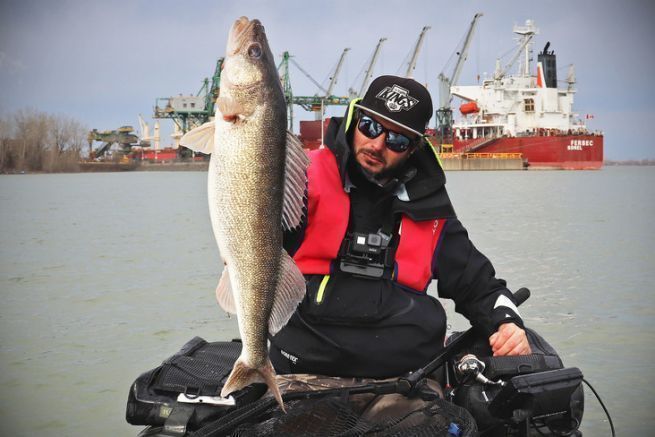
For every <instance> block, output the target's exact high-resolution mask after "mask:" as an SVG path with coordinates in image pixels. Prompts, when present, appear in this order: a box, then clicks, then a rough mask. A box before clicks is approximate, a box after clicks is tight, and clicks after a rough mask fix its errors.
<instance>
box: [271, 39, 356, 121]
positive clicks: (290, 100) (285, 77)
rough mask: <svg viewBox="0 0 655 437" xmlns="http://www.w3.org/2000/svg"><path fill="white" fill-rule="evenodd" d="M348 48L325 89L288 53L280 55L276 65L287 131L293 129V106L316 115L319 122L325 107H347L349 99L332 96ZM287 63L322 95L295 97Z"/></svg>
mask: <svg viewBox="0 0 655 437" xmlns="http://www.w3.org/2000/svg"><path fill="white" fill-rule="evenodd" d="M348 51H350V48H345V49H344V50H343V52H342V53H341V56H340V58H339V61H338V62H337V65H336V67H335V69H334V74H332V76H331V78H330V84H329V85H328V87H327V89H325V88H323V87H322V86H321V84H319V83H318V82H317V81H316V80H315V79H314V78H312V77H311V75H310V74H309V73H307V72H306V71H305V70H304V69H303V68H302V67H301V66H300V65H299V64H298V63H297V62H296V61H295V60H294V59H293V56H291V55H290V54H289V52H286V51H285V52H284V53H283V54H282V61H281V62H280V64H279V65H278V72H279V73H280V81H281V82H282V89H283V90H284V98H285V100H286V102H287V121H288V123H289V124H288V127H289V130H291V129H292V127H293V105H299V106H301V107H302V108H303V109H305V110H306V111H312V112H314V113H315V114H316V120H320V119H321V117H322V116H323V114H324V111H325V107H326V106H329V105H347V104H348V103H349V101H350V98H349V97H340V96H335V95H333V94H332V92H333V91H334V86H335V85H336V83H337V78H338V76H339V73H340V72H341V67H342V66H343V62H344V60H345V58H346V54H347V53H348ZM289 63H292V64H293V65H295V66H296V67H297V68H298V69H299V70H300V71H301V72H302V73H303V74H304V75H305V76H306V77H307V78H308V79H309V80H310V81H311V82H312V83H313V84H314V85H316V86H317V87H318V89H319V90H320V91H321V92H323V93H324V95H322V96H319V95H318V93H317V94H315V95H313V96H295V95H294V94H293V90H292V88H291V79H290V75H289Z"/></svg>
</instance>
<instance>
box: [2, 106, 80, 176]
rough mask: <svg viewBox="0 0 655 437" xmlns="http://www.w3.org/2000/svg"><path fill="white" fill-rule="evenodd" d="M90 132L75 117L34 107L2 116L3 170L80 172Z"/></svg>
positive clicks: (5, 171) (6, 171)
mask: <svg viewBox="0 0 655 437" xmlns="http://www.w3.org/2000/svg"><path fill="white" fill-rule="evenodd" d="M88 131H89V130H88V129H87V128H86V127H85V126H84V125H82V124H81V123H80V122H79V121H77V120H75V119H73V118H71V117H67V116H64V115H55V114H48V113H46V112H41V111H37V110H34V109H22V110H19V111H16V112H15V113H13V114H10V115H8V116H7V117H3V118H0V172H2V173H13V172H21V171H27V172H30V171H43V172H72V171H78V170H79V165H78V162H79V160H80V156H81V152H82V150H83V147H84V146H85V145H86V144H87V135H88Z"/></svg>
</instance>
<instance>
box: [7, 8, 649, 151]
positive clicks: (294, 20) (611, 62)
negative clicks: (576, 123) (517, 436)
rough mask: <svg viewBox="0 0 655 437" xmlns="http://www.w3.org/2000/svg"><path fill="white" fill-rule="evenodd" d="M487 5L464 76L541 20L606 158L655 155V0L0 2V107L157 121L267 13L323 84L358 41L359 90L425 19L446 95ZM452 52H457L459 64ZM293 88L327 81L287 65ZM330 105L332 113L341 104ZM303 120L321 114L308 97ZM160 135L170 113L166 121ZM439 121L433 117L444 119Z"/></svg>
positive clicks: (428, 51) (541, 39)
mask: <svg viewBox="0 0 655 437" xmlns="http://www.w3.org/2000/svg"><path fill="white" fill-rule="evenodd" d="M476 12H482V13H483V14H484V15H483V16H482V18H480V20H479V22H478V26H477V28H476V33H475V36H474V39H473V42H472V44H471V48H470V52H469V56H468V60H467V62H466V64H465V66H464V69H463V72H462V75H461V78H460V81H459V84H460V85H474V84H476V82H477V77H478V76H480V77H484V74H485V73H487V74H490V73H492V72H493V69H494V66H495V60H496V58H497V57H501V56H504V58H503V59H504V60H509V59H508V56H507V54H508V53H511V51H512V49H513V48H514V47H515V41H514V39H513V33H512V26H513V25H514V24H523V23H524V22H525V20H526V19H532V20H534V22H535V23H536V25H537V27H538V28H539V30H540V33H539V35H537V36H536V40H535V41H536V42H535V46H534V49H535V57H536V52H537V51H540V50H541V49H542V48H543V47H544V45H545V44H546V42H548V41H550V43H551V47H550V50H554V51H555V53H556V55H557V62H558V76H559V78H560V79H563V78H565V77H566V72H567V67H568V65H569V64H574V65H575V70H576V77H577V84H576V89H577V90H578V92H577V94H576V95H575V103H574V110H575V111H576V112H577V113H579V114H580V115H582V116H584V115H585V114H592V115H593V116H594V118H593V119H592V120H589V122H588V127H589V128H590V129H592V130H602V131H603V132H604V134H605V158H606V159H611V160H628V159H655V136H653V135H651V134H650V133H649V132H651V131H650V127H652V126H655V109H654V107H653V102H655V86H653V80H654V79H653V72H654V71H655V68H654V67H655V60H654V57H653V55H652V53H653V48H652V46H653V43H655V26H654V25H653V23H654V22H655V2H652V1H650V0H624V1H620V0H614V1H610V0H541V1H538V2H537V1H532V0H495V1H492V0H485V1H482V0H480V1H476V0H471V1H466V0H457V1H455V0H451V1H443V0H421V1H418V0H417V1H412V0H408V1H392V0H377V1H375V0H362V1H356V0H336V1H310V0H305V1H300V0H278V1H263V0H259V1H258V0H241V1H221V0H214V1H208V0H186V1H179V0H178V1H169V0H157V1H155V0H131V1H128V0H115V1H111V2H107V1H97V0H84V1H83V0H2V1H0V117H6V116H10V115H11V114H12V113H13V112H14V111H17V110H20V109H22V108H34V109H37V110H40V111H45V112H48V113H54V114H61V115H66V116H70V117H73V118H75V119H77V120H79V121H80V122H82V123H83V124H84V125H86V126H87V127H88V128H89V129H91V128H96V129H99V130H105V129H115V128H117V127H119V126H122V125H133V126H135V127H137V126H138V114H143V116H144V118H145V119H146V121H148V122H150V124H151V127H152V119H151V116H152V112H153V107H154V105H155V99H156V98H158V97H169V96H175V95H178V94H180V93H182V94H185V95H189V94H196V93H197V92H198V91H199V89H200V88H201V86H202V81H203V79H204V78H205V77H211V75H212V73H213V70H214V67H215V65H216V60H217V59H218V58H219V57H221V56H223V55H224V52H225V45H226V41H227V34H228V30H229V28H230V26H231V25H232V23H233V22H234V20H235V19H236V18H238V17H239V16H241V15H245V16H248V17H249V18H251V19H252V18H258V19H260V20H261V21H262V23H263V24H264V26H265V27H266V33H267V35H268V39H269V44H270V46H271V49H272V51H273V53H274V54H275V55H276V56H278V59H280V58H279V56H281V54H282V53H283V52H284V51H288V52H289V53H290V54H291V55H292V56H294V59H295V61H296V62H297V63H298V64H300V66H301V67H302V68H303V69H304V70H306V71H307V72H308V73H309V74H310V75H311V76H312V77H313V78H315V79H316V80H317V81H318V82H321V83H322V84H323V86H324V87H326V86H327V83H328V81H329V79H328V78H329V76H330V72H331V71H332V70H333V69H334V67H335V66H336V63H337V61H338V59H339V56H340V55H341V52H342V51H343V49H344V48H346V47H348V48H350V49H351V50H350V52H349V53H348V55H347V58H346V62H345V64H344V67H343V71H342V73H341V75H340V76H339V80H338V83H337V85H336V88H335V94H337V95H347V90H348V88H349V87H353V88H359V86H360V84H361V80H362V75H363V71H364V68H365V64H366V63H367V61H368V60H369V59H370V57H371V54H372V52H373V49H374V48H375V45H376V44H377V42H378V40H379V39H380V38H381V37H386V38H387V41H386V42H385V43H384V46H383V48H382V54H381V57H380V60H379V61H378V64H377V66H376V69H375V75H380V74H402V72H403V71H404V69H401V66H402V64H403V61H405V62H407V58H408V55H409V53H410V52H411V50H412V49H413V47H414V45H415V43H416V41H417V39H418V35H419V33H420V31H421V29H422V27H423V26H431V29H430V30H429V31H428V33H427V34H426V39H425V43H424V45H423V49H422V51H421V53H420V55H419V60H418V63H417V66H416V70H415V73H414V77H415V78H416V79H417V80H418V81H420V82H422V83H424V84H426V85H427V86H428V89H429V90H430V92H431V93H432V98H433V101H434V102H435V106H436V102H437V100H438V90H437V89H438V88H437V76H438V74H439V73H440V72H441V71H444V69H445V72H447V73H448V72H450V70H451V69H452V67H453V62H452V57H453V54H454V52H455V50H456V48H457V47H458V45H459V44H460V42H461V40H462V38H463V36H464V33H465V32H466V30H467V28H468V26H469V23H470V22H471V20H472V18H473V15H474V14H475V13H476ZM449 59H450V60H451V61H450V62H449ZM291 83H292V88H293V92H294V94H295V95H314V94H315V93H317V92H318V89H317V88H316V86H315V85H313V84H312V83H311V82H310V81H309V80H308V79H306V78H305V76H304V75H303V74H302V73H301V72H300V70H298V69H297V68H295V67H294V66H292V67H291ZM343 110H344V108H343V107H333V108H330V109H329V110H328V115H341V114H342V112H343ZM294 112H295V115H296V118H297V119H312V118H313V114H310V113H308V112H306V111H304V110H302V109H301V108H300V107H296V108H295V109H294ZM161 125H162V135H163V137H164V138H166V139H162V143H163V145H168V144H170V143H171V142H172V140H170V139H168V135H169V134H170V133H171V132H172V121H170V120H162V121H161ZM430 125H434V118H433V120H432V121H431V123H430Z"/></svg>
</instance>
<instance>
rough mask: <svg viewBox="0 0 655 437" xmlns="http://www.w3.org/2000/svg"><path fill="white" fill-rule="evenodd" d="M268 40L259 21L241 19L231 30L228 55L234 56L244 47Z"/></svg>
mask: <svg viewBox="0 0 655 437" xmlns="http://www.w3.org/2000/svg"><path fill="white" fill-rule="evenodd" d="M262 37H263V38H264V39H265V38H266V33H265V32H264V26H263V25H262V23H261V22H260V21H259V20H257V19H254V20H249V19H248V17H239V18H238V19H237V20H236V21H235V22H234V24H233V25H232V29H230V35H229V37H228V49H229V50H228V54H230V55H234V54H236V53H237V52H238V51H240V50H241V49H242V48H243V47H244V45H246V44H248V43H250V42H253V41H258V42H260V41H262Z"/></svg>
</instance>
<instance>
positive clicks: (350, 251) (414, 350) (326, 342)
mask: <svg viewBox="0 0 655 437" xmlns="http://www.w3.org/2000/svg"><path fill="white" fill-rule="evenodd" d="M431 116H432V101H431V98H430V94H429V93H428V91H427V89H425V88H424V87H423V86H422V85H421V84H419V83H418V82H416V81H414V80H412V79H407V78H401V77H395V76H381V77H379V78H377V79H375V80H374V81H373V82H372V83H371V85H370V87H369V89H368V91H367V92H366V95H365V96H364V98H363V99H361V100H355V101H353V102H351V104H350V106H349V108H348V110H347V112H346V116H345V117H344V118H333V119H332V121H331V123H330V125H329V127H328V130H327V133H326V137H325V145H326V146H327V147H326V148H322V149H319V150H315V151H313V152H312V153H311V154H310V157H311V165H310V167H309V169H308V189H307V194H308V199H307V214H306V217H305V219H304V222H303V224H302V226H301V227H300V229H298V230H296V231H294V232H293V233H290V234H288V235H285V247H286V249H287V250H288V251H289V253H290V254H292V255H293V257H294V260H295V261H296V263H297V264H298V266H299V268H300V270H301V271H302V272H303V274H304V275H305V278H306V280H307V295H306V297H305V299H304V300H303V302H302V303H301V304H300V306H299V307H298V309H297V311H296V312H295V313H294V315H293V316H292V318H291V320H290V321H289V323H288V324H287V326H285V327H284V328H283V329H282V330H281V331H280V332H279V333H278V334H277V335H275V336H274V337H272V338H271V359H272V362H273V365H274V366H275V368H276V370H277V371H278V373H317V374H325V375H331V376H352V377H374V378H385V377H391V376H397V375H401V374H403V373H406V372H408V371H411V370H415V369H418V368H420V367H421V366H423V365H425V364H426V363H428V362H429V361H430V359H431V358H433V357H434V356H435V355H436V354H437V353H438V352H439V351H440V350H441V349H442V347H443V342H444V336H445V333H446V315H445V312H444V310H443V308H442V306H441V304H440V303H439V302H438V300H437V299H435V298H433V297H431V296H429V295H427V293H426V289H427V287H428V285H429V284H430V282H431V280H432V279H436V280H437V281H438V291H439V295H440V297H445V298H451V299H453V300H454V301H455V304H456V306H455V309H456V310H457V311H458V312H460V313H462V314H463V315H464V316H466V317H467V318H468V319H469V320H470V321H471V322H472V324H473V325H475V326H477V327H478V328H479V330H480V331H481V332H483V333H485V334H486V335H487V336H488V337H489V344H490V346H491V348H492V350H493V352H494V355H518V354H528V353H530V347H529V345H528V341H527V338H526V335H525V332H524V330H523V329H522V328H523V321H522V320H521V317H520V315H519V313H518V310H517V309H516V306H515V305H514V303H513V301H512V299H513V298H512V295H511V293H510V292H509V290H507V288H506V287H505V282H504V281H503V280H501V279H496V278H495V272H494V269H493V267H492V265H491V263H490V262H489V260H488V259H487V258H486V257H485V256H484V255H483V254H481V253H480V252H479V251H478V250H477V249H476V248H475V247H474V246H473V244H472V243H471V241H470V240H469V238H468V234H467V232H466V230H465V229H464V227H463V226H462V224H461V223H460V222H459V220H458V219H457V217H456V215H455V213H454V210H453V207H452V205H451V202H450V199H449V198H448V194H447V192H446V188H445V175H444V172H443V169H442V168H441V165H440V162H439V160H438V158H437V156H436V154H435V152H434V151H433V149H432V147H431V146H430V145H429V144H426V141H425V140H424V138H423V135H424V132H425V128H426V126H427V123H428V121H429V120H430V118H431Z"/></svg>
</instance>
